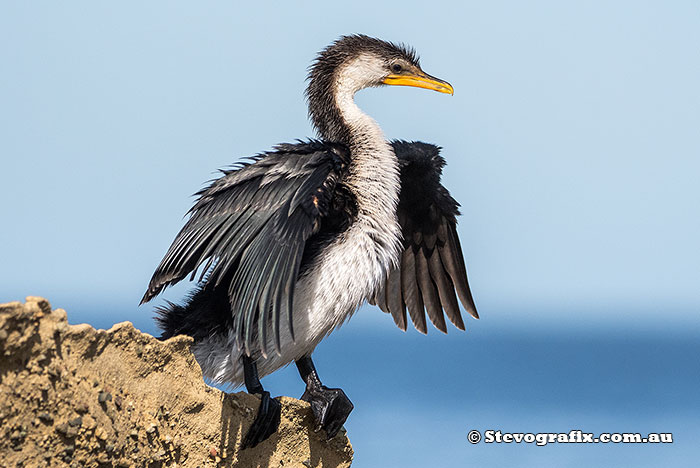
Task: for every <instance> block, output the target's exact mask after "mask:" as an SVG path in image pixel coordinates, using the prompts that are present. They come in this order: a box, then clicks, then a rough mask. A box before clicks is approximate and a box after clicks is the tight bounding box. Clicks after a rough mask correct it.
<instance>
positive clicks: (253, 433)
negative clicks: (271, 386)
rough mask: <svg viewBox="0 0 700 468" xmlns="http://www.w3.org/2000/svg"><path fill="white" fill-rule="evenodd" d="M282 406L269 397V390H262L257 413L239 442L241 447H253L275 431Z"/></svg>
mask: <svg viewBox="0 0 700 468" xmlns="http://www.w3.org/2000/svg"><path fill="white" fill-rule="evenodd" d="M281 412H282V406H281V405H280V402H279V401H277V400H275V399H274V398H270V392H262V394H261V399H260V406H259V407H258V415H257V416H256V417H255V421H253V424H252V425H251V426H250V429H248V433H247V434H246V436H245V438H244V439H243V443H242V444H241V448H242V449H246V448H249V447H255V446H256V445H258V444H259V443H260V442H262V441H264V440H265V439H267V438H268V437H270V436H271V435H272V434H274V433H275V432H277V428H278V427H279V425H280V416H281Z"/></svg>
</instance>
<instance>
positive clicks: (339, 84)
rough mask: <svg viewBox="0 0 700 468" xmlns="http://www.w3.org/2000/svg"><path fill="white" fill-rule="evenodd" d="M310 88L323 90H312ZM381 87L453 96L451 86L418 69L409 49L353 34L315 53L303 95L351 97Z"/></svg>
mask: <svg viewBox="0 0 700 468" xmlns="http://www.w3.org/2000/svg"><path fill="white" fill-rule="evenodd" d="M314 84H321V85H323V86H322V88H325V89H320V90H318V89H314V87H313V85H314ZM383 85H392V86H414V87H417V88H425V89H432V90H434V91H438V92H441V93H448V94H454V90H453V89H452V85H450V84H449V83H448V82H446V81H444V80H441V79H439V78H435V77H434V76H430V75H428V74H427V73H425V72H424V71H423V70H422V69H421V67H420V63H419V60H418V56H417V55H416V53H415V51H414V50H413V49H411V48H409V47H406V46H404V45H398V44H393V43H391V42H386V41H382V40H380V39H375V38H373V37H369V36H365V35H360V34H356V35H352V36H343V37H341V38H340V39H338V40H337V41H335V42H334V43H333V44H331V45H330V46H328V47H327V48H325V49H324V50H323V51H321V53H319V55H318V57H317V58H316V61H315V62H314V64H313V65H312V66H311V68H310V70H309V89H308V90H307V95H309V97H311V94H312V93H314V92H319V91H322V92H329V91H333V92H336V93H337V92H340V93H343V92H345V93H350V94H354V93H355V92H357V91H359V90H361V89H364V88H370V87H375V86H383ZM328 87H332V88H333V89H327V88H328Z"/></svg>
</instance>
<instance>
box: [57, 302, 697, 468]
mask: <svg viewBox="0 0 700 468" xmlns="http://www.w3.org/2000/svg"><path fill="white" fill-rule="evenodd" d="M494 315H497V314H495V313H494ZM122 319H123V320H132V321H134V322H135V325H136V326H137V327H139V328H141V329H142V330H143V331H146V332H149V333H156V331H155V328H154V327H153V325H152V323H151V321H150V313H149V312H148V311H141V312H139V313H138V314H134V315H131V316H123V318H120V317H119V314H117V313H115V314H107V315H101V316H94V315H93V316H91V315H89V313H88V312H87V310H85V311H82V310H78V311H74V312H69V320H70V321H71V323H77V322H80V321H87V322H89V323H92V324H93V325H96V326H98V327H103V328H104V327H108V326H109V325H110V324H111V323H112V322H113V321H115V320H117V321H119V320H122ZM567 323H568V324H569V325H568V326H566V325H565V324H567ZM659 323H660V322H659ZM468 327H469V330H468V331H467V333H463V332H459V331H457V330H456V329H454V328H451V329H450V330H449V331H450V333H449V334H448V335H446V336H445V335H443V334H441V333H439V332H437V331H436V330H430V332H429V334H428V335H427V336H423V335H420V334H419V333H417V332H415V331H408V332H406V333H404V332H401V331H400V330H398V329H397V328H396V327H395V326H394V325H393V323H392V322H391V319H390V318H389V317H388V316H384V315H383V314H381V313H379V312H376V311H375V310H370V309H369V308H366V309H363V310H361V311H360V312H358V316H357V317H354V318H353V319H352V320H351V321H350V322H349V323H348V324H346V325H345V326H344V327H342V328H341V329H339V330H337V331H336V332H334V333H333V334H332V335H330V336H329V337H328V338H327V339H326V340H325V341H324V342H323V343H321V345H320V346H319V347H318V348H317V350H316V352H315V354H314V361H315V363H316V367H317V369H318V371H319V374H320V376H321V378H322V380H323V381H324V383H325V384H326V385H328V386H330V387H341V388H343V389H344V390H345V392H346V393H347V395H348V396H349V398H350V399H351V400H352V401H353V403H354V404H355V410H354V411H353V413H352V414H351V415H350V418H349V419H348V421H347V423H346V426H345V427H346V429H347V431H348V436H349V437H350V440H351V442H352V444H353V447H354V449H355V461H354V464H353V466H354V467H356V468H370V467H404V468H405V467H426V466H436V467H464V466H479V467H503V466H523V467H542V466H558V467H588V466H634V467H645V466H650V467H651V466H662V465H663V466H695V463H696V462H697V459H698V458H699V457H700V448H699V447H700V418H699V417H700V398H699V397H698V394H699V390H700V359H699V357H700V333H698V329H697V327H688V326H683V325H682V324H677V325H658V324H656V323H655V322H650V323H649V326H641V327H640V326H630V325H626V324H625V323H624V321H618V322H613V323H612V324H611V325H610V326H608V327H600V326H597V327H596V326H580V325H576V326H574V325H572V324H571V323H570V322H562V326H558V325H556V324H555V325H550V326H546V327H537V326H536V325H533V324H530V325H527V324H526V322H522V323H507V321H504V320H501V321H490V322H489V321H488V320H481V321H479V322H476V321H473V320H470V321H469V322H468ZM263 385H264V386H265V388H266V389H267V390H269V391H270V392H271V393H272V394H273V395H289V396H296V397H299V396H300V395H301V394H302V393H303V390H304V387H303V383H302V382H301V380H300V378H299V377H298V374H297V372H296V368H295V367H294V366H290V367H287V368H285V369H282V370H280V371H278V372H276V373H275V374H273V375H271V376H268V377H266V378H264V379H263ZM473 429H476V430H479V431H481V433H482V434H483V431H485V430H500V431H502V432H503V433H506V432H509V433H520V432H522V433H538V432H539V433H541V432H548V433H549V432H552V433H560V432H566V433H568V432H569V431H571V430H581V431H583V432H584V433H594V434H595V435H596V436H597V435H598V434H600V433H603V432H607V433H627V432H630V433H637V432H638V433H641V434H642V435H643V436H645V435H646V434H648V433H652V432H656V433H672V434H673V443H670V444H664V443H661V444H621V443H607V444H602V443H599V444H548V445H546V446H537V445H535V444H527V443H509V444H507V443H500V444H497V443H490V444H487V443H484V442H483V441H482V442H480V443H478V444H471V443H469V441H468V439H467V433H468V432H469V431H470V430H473Z"/></svg>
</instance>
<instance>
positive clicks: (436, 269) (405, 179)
mask: <svg viewBox="0 0 700 468" xmlns="http://www.w3.org/2000/svg"><path fill="white" fill-rule="evenodd" d="M392 145H393V147H394V152H395V153H396V156H397V158H398V159H399V165H400V170H401V194H400V195H399V206H398V218H399V223H400V224H401V229H402V232H403V237H404V251H403V253H402V255H401V259H400V265H399V266H398V267H397V268H394V269H392V270H391V271H390V272H389V274H388V275H387V279H386V282H385V283H384V285H382V287H381V288H380V289H379V290H378V291H377V293H376V294H375V297H374V299H373V301H372V302H373V303H375V304H376V305H378V306H379V307H380V308H381V309H382V310H383V311H384V312H387V313H391V315H392V317H393V318H394V322H396V325H398V326H399V328H401V329H402V330H406V326H407V323H406V309H407V308H408V313H409V315H410V317H411V320H412V321H413V324H414V326H415V327H416V329H417V330H418V331H420V332H421V333H427V327H426V321H425V312H426V311H427V312H428V317H429V318H430V321H431V322H433V325H435V327H436V328H437V329H439V330H440V331H442V332H444V333H447V326H446V324H445V318H444V316H443V313H442V311H443V309H444V311H445V313H447V317H448V318H449V319H450V321H451V322H452V323H453V324H454V325H455V326H456V327H457V328H459V329H460V330H464V321H463V320H462V316H461V314H460V311H459V304H458V303H457V296H459V298H460V300H461V302H462V304H463V305H464V308H465V309H466V310H467V311H468V312H469V313H470V314H471V315H472V316H473V317H475V318H479V315H478V314H477V312H476V307H475V306H474V300H473V299H472V294H471V291H470V290H469V284H468V282H467V269H466V267H465V265H464V258H463V256H462V247H461V246H460V243H459V237H458V236H457V220H456V216H458V215H459V210H458V207H459V204H458V203H457V202H456V201H455V199H454V198H452V197H451V196H450V194H449V192H448V191H447V189H446V188H445V187H443V186H442V184H441V183H440V176H441V174H442V168H443V166H444V165H445V160H444V159H443V158H442V157H441V156H440V149H439V148H438V147H437V146H435V145H430V144H427V143H422V142H405V141H393V142H392ZM455 291H456V292H457V294H455Z"/></svg>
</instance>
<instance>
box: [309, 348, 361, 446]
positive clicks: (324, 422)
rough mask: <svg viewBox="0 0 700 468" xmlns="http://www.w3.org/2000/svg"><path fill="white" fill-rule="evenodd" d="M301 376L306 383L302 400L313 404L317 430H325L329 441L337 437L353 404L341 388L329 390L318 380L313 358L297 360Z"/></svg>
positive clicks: (312, 408)
mask: <svg viewBox="0 0 700 468" xmlns="http://www.w3.org/2000/svg"><path fill="white" fill-rule="evenodd" d="M296 364H297V369H299V375H301V378H302V379H304V382H306V391H305V392H304V395H302V397H301V399H302V400H304V401H308V402H309V403H311V410H312V411H313V413H314V416H315V417H316V422H317V423H318V424H317V426H316V430H317V431H318V430H319V429H321V428H323V429H325V430H326V434H327V435H328V438H329V439H332V438H333V437H335V435H336V434H337V433H338V431H339V430H340V428H341V427H343V423H345V420H346V419H348V416H349V415H350V412H351V411H352V409H353V408H354V406H353V404H352V402H351V401H350V400H349V399H348V397H347V396H346V395H345V392H344V391H342V390H341V389H339V388H328V387H326V386H325V385H323V384H322V383H321V379H319V378H318V374H317V373H316V368H315V367H314V362H313V361H312V360H311V356H304V357H303V358H301V359H297V360H296Z"/></svg>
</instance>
